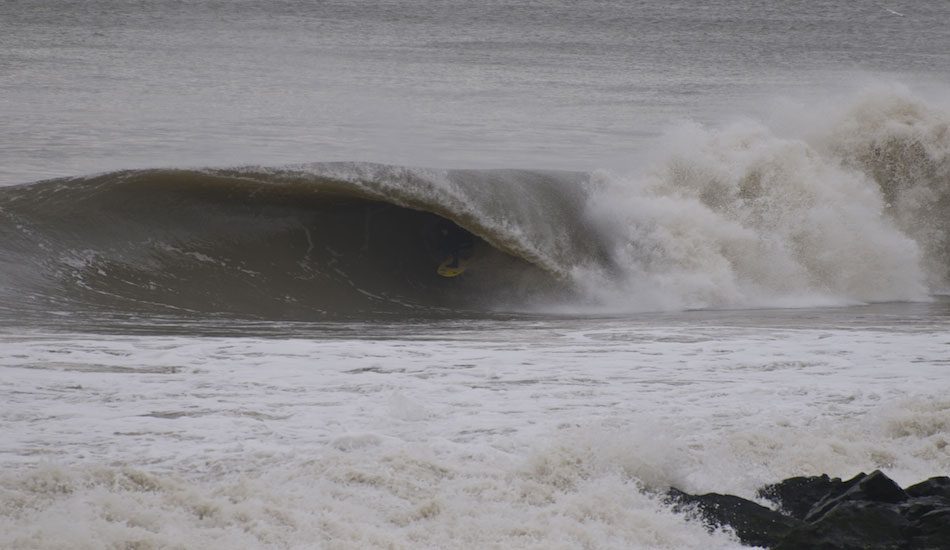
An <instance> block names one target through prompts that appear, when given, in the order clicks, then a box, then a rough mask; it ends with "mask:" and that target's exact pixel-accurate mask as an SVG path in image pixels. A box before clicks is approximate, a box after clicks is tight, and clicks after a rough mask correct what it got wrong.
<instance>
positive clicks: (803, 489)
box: [758, 475, 843, 520]
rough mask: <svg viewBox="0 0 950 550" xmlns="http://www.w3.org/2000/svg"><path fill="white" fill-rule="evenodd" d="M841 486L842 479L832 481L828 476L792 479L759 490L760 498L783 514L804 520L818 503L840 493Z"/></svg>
mask: <svg viewBox="0 0 950 550" xmlns="http://www.w3.org/2000/svg"><path fill="white" fill-rule="evenodd" d="M841 485H843V482H842V481H841V480H840V479H838V478H835V479H831V478H829V477H828V476H827V475H822V476H818V477H791V478H788V479H786V480H785V481H782V482H780V483H776V484H774V485H767V486H765V487H763V488H761V489H759V491H758V496H759V497H760V498H764V499H765V500H768V501H771V502H774V503H776V504H777V505H778V506H779V509H780V510H781V511H782V512H784V513H786V514H788V515H790V516H792V517H793V518H796V519H800V520H804V519H805V516H807V515H808V512H809V510H811V508H812V506H814V505H815V503H816V502H818V501H819V500H821V499H822V498H824V497H825V496H826V495H828V494H829V493H832V492H835V491H839V489H840V487H841ZM839 492H843V491H839Z"/></svg>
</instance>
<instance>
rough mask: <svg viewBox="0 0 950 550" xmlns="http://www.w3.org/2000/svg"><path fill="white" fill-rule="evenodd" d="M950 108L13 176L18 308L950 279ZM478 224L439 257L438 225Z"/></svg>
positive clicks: (460, 297) (511, 296)
mask: <svg viewBox="0 0 950 550" xmlns="http://www.w3.org/2000/svg"><path fill="white" fill-rule="evenodd" d="M948 127H950V117H948V116H947V115H946V114H945V113H943V112H940V111H938V110H935V109H932V108H930V107H928V106H927V105H925V104H924V103H923V102H921V101H919V100H917V99H915V98H913V97H909V95H908V94H906V93H887V94H879V95H872V96H868V97H866V98H863V99H861V100H859V101H857V102H854V103H853V104H851V105H850V106H848V107H847V108H846V109H845V110H844V111H843V112H842V113H839V114H838V116H837V119H836V120H835V121H834V122H832V123H831V125H830V126H828V125H827V123H825V126H824V127H823V128H821V129H819V130H817V131H814V132H811V133H810V134H808V135H806V136H804V137H797V138H790V137H782V136H781V132H780V131H776V130H775V129H772V128H769V127H767V126H765V125H763V124H760V123H754V122H741V123H736V124H733V125H731V126H727V127H724V128H719V129H709V128H706V127H703V126H700V125H696V124H685V125H683V126H681V127H679V128H677V129H675V130H673V131H672V132H670V134H669V135H668V136H667V137H666V139H665V140H664V141H662V143H661V144H660V145H659V146H658V151H657V153H656V154H655V155H654V156H655V159H656V162H655V163H653V164H652V165H651V166H649V167H645V168H644V169H643V170H642V171H640V173H638V174H636V175H633V176H620V175H616V174H609V173H604V172H595V173H593V174H586V173H571V172H549V171H525V170H492V171H478V170H449V171H437V170H427V169H416V168H406V167H397V166H385V165H377V164H360V163H326V164H312V165H301V166H288V167H280V168H256V167H245V168H232V169H203V170H171V169H165V170H131V171H121V172H114V173H107V174H100V175H95V176H88V177H78V178H67V179H59V180H50V181H44V182H38V183H35V184H30V185H25V186H18V187H8V188H3V189H0V238H2V243H0V261H2V264H0V293H2V298H3V303H4V305H3V306H2V307H3V308H5V309H7V310H8V316H12V315H15V314H17V312H24V311H33V312H36V311H42V312H46V313H50V312H58V313H65V314H69V313H70V312H72V311H75V310H77V308H80V309H81V308H91V309H97V310H107V311H119V312H133V313H138V312H152V313H155V312H158V313H170V314H181V315H193V314H197V315H206V314H209V313H210V314H233V315H241V316H250V317H260V318H268V319H270V318H280V319H285V318H286V319H312V318H323V317H333V316H341V315H342V316H359V317H371V316H375V315H382V314H397V315H406V314H410V315H429V314H433V313H438V314H444V313H448V314H455V313H457V312H459V311H464V310H469V311H471V310H474V311H480V312H482V311H495V310H507V311H524V310H527V309H537V308H539V307H549V308H550V307H554V308H556V309H557V310H560V311H564V310H565V308H567V310H568V311H592V310H593V311H642V310H656V309H683V308H716V307H774V306H813V305H823V304H828V305H831V304H835V305H839V304H853V303H863V302H875V301H905V300H924V299H927V298H928V296H929V295H931V294H934V293H940V292H945V291H946V290H947V288H948V286H950V221H948V220H950V131H948ZM445 224H455V225H457V226H459V227H461V228H462V229H464V230H465V231H468V232H470V233H471V234H472V235H473V236H474V237H473V238H474V241H475V244H474V246H473V247H472V249H471V250H470V251H469V254H470V255H471V258H469V259H468V265H469V267H468V270H467V271H466V272H465V273H464V274H463V275H462V276H461V277H458V278H454V279H446V278H443V277H440V276H439V275H438V274H437V273H436V268H437V266H438V265H439V263H440V262H441V261H442V260H443V259H444V258H443V256H444V251H443V250H442V249H441V248H440V245H439V243H438V239H439V236H438V228H440V227H443V226H444V225H445Z"/></svg>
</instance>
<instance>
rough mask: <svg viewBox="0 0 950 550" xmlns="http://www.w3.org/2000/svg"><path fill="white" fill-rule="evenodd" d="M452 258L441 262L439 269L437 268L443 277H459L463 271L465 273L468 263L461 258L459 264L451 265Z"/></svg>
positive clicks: (437, 271)
mask: <svg viewBox="0 0 950 550" xmlns="http://www.w3.org/2000/svg"><path fill="white" fill-rule="evenodd" d="M452 261H453V260H452V258H447V259H446V260H445V261H444V262H442V263H441V264H439V269H437V270H436V273H438V274H439V275H441V276H443V277H458V276H459V275H461V274H462V273H465V269H466V267H467V266H466V265H465V262H464V261H462V260H459V262H458V264H456V265H454V266H450V265H449V264H451V263H452Z"/></svg>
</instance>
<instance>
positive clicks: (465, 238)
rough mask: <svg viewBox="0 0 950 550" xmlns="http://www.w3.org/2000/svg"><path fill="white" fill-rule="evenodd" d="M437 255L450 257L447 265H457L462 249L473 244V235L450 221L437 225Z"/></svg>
mask: <svg viewBox="0 0 950 550" xmlns="http://www.w3.org/2000/svg"><path fill="white" fill-rule="evenodd" d="M438 237H439V241H438V243H439V244H438V250H439V255H440V256H441V257H443V258H452V262H451V263H450V264H449V265H448V267H458V265H459V255H460V254H461V252H462V250H464V249H468V248H472V247H473V246H475V237H474V236H473V235H472V234H471V233H469V232H468V231H466V230H464V229H462V228H461V227H459V226H457V225H455V224H454V223H451V222H446V223H443V224H440V225H439V235H438Z"/></svg>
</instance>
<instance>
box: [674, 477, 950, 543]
mask: <svg viewBox="0 0 950 550" xmlns="http://www.w3.org/2000/svg"><path fill="white" fill-rule="evenodd" d="M758 496H759V497H761V498H765V499H767V500H770V501H772V502H774V503H776V505H777V506H778V507H779V511H773V510H770V509H768V508H766V507H764V506H761V505H759V504H757V503H754V502H751V501H748V500H745V499H742V498H739V497H736V496H732V495H720V494H716V493H709V494H705V495H690V494H687V493H684V492H682V491H679V490H677V489H670V491H669V492H668V493H667V501H668V502H669V503H670V504H671V505H672V506H673V509H674V510H676V511H682V512H686V511H691V510H695V511H696V513H697V514H699V515H700V516H701V517H702V518H703V520H704V521H705V522H706V523H707V524H708V525H709V526H710V527H711V528H716V527H720V526H730V527H731V528H732V529H733V530H734V531H735V533H736V535H737V536H738V537H739V540H740V541H742V543H743V544H746V545H750V546H766V547H769V548H772V549H773V550H801V549H808V550H947V549H950V477H934V478H930V479H928V480H926V481H923V482H921V483H918V484H916V485H912V486H910V487H907V488H906V489H901V488H900V486H898V485H897V484H896V483H894V481H892V480H891V479H890V478H888V477H887V476H886V475H884V474H883V473H882V472H880V471H874V472H871V473H870V474H863V473H862V474H858V475H857V476H855V477H853V478H851V479H849V480H847V481H842V480H841V479H838V478H829V477H828V476H827V475H822V476H817V477H795V478H789V479H786V480H785V481H782V482H780V483H777V484H774V485H769V486H766V487H764V488H762V489H761V490H760V491H759V492H758Z"/></svg>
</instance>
